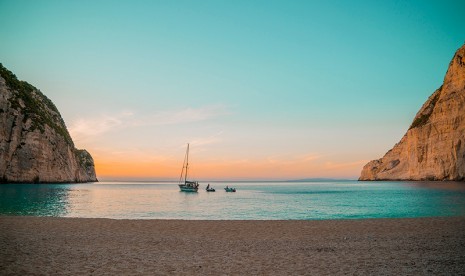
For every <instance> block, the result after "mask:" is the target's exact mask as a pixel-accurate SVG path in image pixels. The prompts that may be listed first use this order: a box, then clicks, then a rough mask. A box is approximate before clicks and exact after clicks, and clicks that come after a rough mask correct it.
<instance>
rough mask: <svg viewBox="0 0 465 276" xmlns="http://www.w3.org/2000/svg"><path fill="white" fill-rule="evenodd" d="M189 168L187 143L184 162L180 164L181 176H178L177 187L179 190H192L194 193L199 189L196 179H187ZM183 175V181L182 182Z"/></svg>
mask: <svg viewBox="0 0 465 276" xmlns="http://www.w3.org/2000/svg"><path fill="white" fill-rule="evenodd" d="M188 168H189V144H187V151H186V157H185V158H184V164H183V165H182V171H181V177H179V184H178V186H179V189H181V192H194V193H196V192H197V191H198V190H199V182H198V181H188V180H187V172H188ZM183 176H184V183H182V180H183Z"/></svg>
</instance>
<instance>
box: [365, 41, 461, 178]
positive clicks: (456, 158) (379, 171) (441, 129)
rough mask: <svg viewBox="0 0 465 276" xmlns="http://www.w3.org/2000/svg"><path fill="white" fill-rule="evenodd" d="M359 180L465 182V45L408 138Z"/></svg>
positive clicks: (367, 169)
mask: <svg viewBox="0 0 465 276" xmlns="http://www.w3.org/2000/svg"><path fill="white" fill-rule="evenodd" d="M359 180H459V181H463V180H465V45H464V46H462V47H461V48H460V49H459V50H457V52H456V53H455V55H454V57H453V59H452V61H451V62H450V64H449V69H448V70H447V73H446V76H445V78H444V83H443V85H442V86H441V87H440V88H439V89H438V90H436V91H435V92H434V93H433V94H432V95H431V96H430V97H429V99H428V100H427V101H426V103H425V104H424V105H423V106H422V107H421V109H420V111H418V113H417V115H416V116H415V119H414V120H413V123H412V125H411V126H410V128H409V130H408V131H407V133H406V134H405V135H404V137H402V139H401V140H400V142H399V143H397V144H396V145H395V146H394V148H392V149H391V150H390V151H388V152H387V153H386V155H384V157H383V158H381V159H378V160H373V161H371V162H369V163H368V164H366V165H365V166H364V167H363V170H362V173H361V176H360V178H359Z"/></svg>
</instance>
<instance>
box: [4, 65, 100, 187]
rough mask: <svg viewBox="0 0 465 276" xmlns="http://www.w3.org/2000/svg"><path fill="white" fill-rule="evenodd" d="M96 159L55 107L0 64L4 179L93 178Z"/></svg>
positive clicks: (11, 180)
mask: <svg viewBox="0 0 465 276" xmlns="http://www.w3.org/2000/svg"><path fill="white" fill-rule="evenodd" d="M95 181H97V178H96V175H95V168H94V161H93V159H92V156H91V155H90V154H89V153H88V152H87V151H86V150H78V149H76V148H75V147H74V143H73V140H72V139H71V136H70V135H69V132H68V130H67V128H66V125H65V122H64V121H63V119H62V118H61V115H60V112H59V111H58V109H57V108H56V106H55V105H54V104H53V103H52V101H50V99H48V98H47V97H46V96H45V95H44V94H42V92H40V91H39V90H38V89H37V88H35V87H34V86H32V85H30V84H29V83H27V82H25V81H20V80H18V79H17V78H16V76H15V75H14V74H13V73H12V72H10V71H9V70H8V69H6V68H5V67H3V65H2V64H0V182H2V183H39V182H47V183H66V182H95Z"/></svg>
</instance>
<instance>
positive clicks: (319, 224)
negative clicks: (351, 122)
mask: <svg viewBox="0 0 465 276" xmlns="http://www.w3.org/2000/svg"><path fill="white" fill-rule="evenodd" d="M0 249H1V251H0V275H55V274H56V275H79V274H83V275H90V274H95V275H128V274H132V275H140V274H145V275H163V274H182V275H192V274H194V275H229V274H234V275H303V274H309V275H324V274H326V275H343V274H355V275H425V274H430V275H443V274H444V275H464V274H465V218H464V217H456V218H420V219H370V220H329V221H180V220H111V219H83V218H52V217H42V218H38V217H0Z"/></svg>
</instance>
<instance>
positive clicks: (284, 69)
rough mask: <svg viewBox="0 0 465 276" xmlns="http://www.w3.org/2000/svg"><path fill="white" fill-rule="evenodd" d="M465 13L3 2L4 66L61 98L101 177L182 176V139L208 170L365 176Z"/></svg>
mask: <svg viewBox="0 0 465 276" xmlns="http://www.w3.org/2000/svg"><path fill="white" fill-rule="evenodd" d="M464 14H465V2H464V1H6V0H0V35H1V41H0V62H2V63H3V64H4V66H6V67H7V68H9V69H10V70H11V71H13V72H14V73H15V74H16V75H17V76H18V77H19V78H20V79H23V80H26V81H28V82H29V83H31V84H33V85H34V86H36V87H38V88H39V89H41V90H42V91H43V92H44V93H45V94H46V95H47V96H48V97H49V98H50V99H51V100H52V101H53V102H54V103H55V104H56V105H57V107H58V109H59V110H60V112H61V113H62V116H63V118H64V119H65V121H66V123H67V125H68V128H69V129H70V132H71V134H72V137H73V139H74V140H75V143H76V145H77V146H78V147H80V148H86V149H88V150H89V151H90V152H91V153H92V155H93V156H94V159H95V161H96V164H97V174H99V175H100V177H101V178H102V177H103V179H105V178H106V179H120V178H121V179H122V178H124V177H128V178H151V179H153V178H169V179H170V178H171V177H176V175H177V173H176V175H174V171H177V170H179V168H178V167H180V166H181V165H182V159H183V153H182V152H183V150H184V148H183V147H185V144H186V143H187V142H191V143H192V144H193V149H192V150H193V152H192V153H193V158H194V161H195V163H194V164H195V165H194V167H195V166H197V172H198V175H197V176H198V177H199V178H207V179H208V178H227V179H243V178H253V179H270V178H273V179H287V178H305V177H350V178H356V177H358V174H359V173H360V171H361V168H362V166H363V164H364V163H366V162H367V161H369V160H371V159H376V158H379V157H381V156H382V155H383V154H384V153H385V152H386V151H387V150H388V149H389V148H391V147H392V146H393V145H394V144H395V143H396V142H398V141H399V139H400V138H401V137H402V135H403V134H404V133H405V131H406V130H407V128H408V126H409V124H410V123H411V121H412V120H413V117H414V116H415V113H416V112H417V111H418V109H419V108H420V107H421V105H422V104H423V103H424V101H425V100H426V99H427V97H428V96H429V95H430V94H432V93H433V92H434V90H435V89H436V88H438V87H439V86H440V85H441V83H442V79H443V77H444V74H445V72H446V70H447V66H448V64H449V61H450V59H451V58H452V56H453V54H454V52H455V50H456V49H457V48H459V47H460V46H461V45H462V44H463V43H464V41H465V17H464ZM116 163H117V164H116ZM125 164H126V168H129V167H131V166H135V167H134V168H132V167H131V168H132V169H128V171H125V172H124V173H123V172H122V171H121V170H119V171H113V170H112V169H111V168H110V167H111V166H113V168H116V167H118V166H119V167H124V165H125ZM151 168H152V169H153V170H151ZM123 171H124V170H123Z"/></svg>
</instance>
